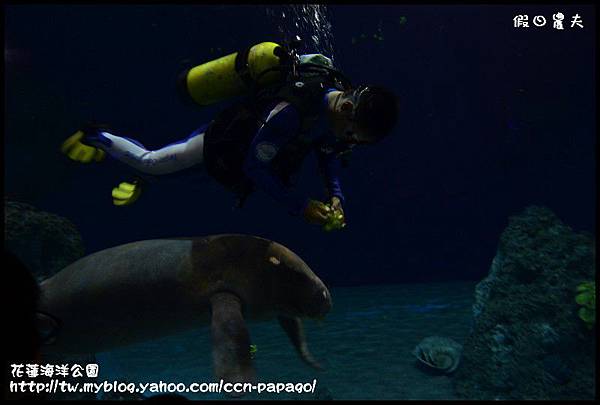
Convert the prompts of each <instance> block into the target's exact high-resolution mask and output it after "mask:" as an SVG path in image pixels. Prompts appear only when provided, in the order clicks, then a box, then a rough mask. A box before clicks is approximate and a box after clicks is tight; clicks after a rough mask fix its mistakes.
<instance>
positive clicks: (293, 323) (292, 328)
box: [277, 315, 323, 370]
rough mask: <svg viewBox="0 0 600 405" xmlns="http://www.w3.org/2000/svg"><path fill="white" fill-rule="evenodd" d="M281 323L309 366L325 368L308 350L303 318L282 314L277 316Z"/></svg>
mask: <svg viewBox="0 0 600 405" xmlns="http://www.w3.org/2000/svg"><path fill="white" fill-rule="evenodd" d="M277 319H278V320H279V324H280V325H281V327H282V328H283V330H284V331H285V333H286V334H287V335H288V337H289V338H290V340H291V341H292V344H293V345H294V347H295V348H296V351H297V352H298V354H299V355H300V358H301V359H302V360H303V361H304V362H305V363H306V364H308V365H309V366H311V367H313V368H316V369H317V370H323V367H321V365H320V364H319V363H318V362H317V361H316V360H315V358H314V357H313V356H312V354H310V352H309V351H308V346H307V345H306V337H305V335H304V327H303V326H302V320H301V319H300V318H296V317H294V318H291V317H288V316H283V315H280V316H278V317H277Z"/></svg>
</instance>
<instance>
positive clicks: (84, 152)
mask: <svg viewBox="0 0 600 405" xmlns="http://www.w3.org/2000/svg"><path fill="white" fill-rule="evenodd" d="M83 136H84V132H83V131H77V132H75V133H74V134H73V135H71V136H70V137H68V138H67V140H66V141H64V142H63V143H62V145H61V147H60V151H61V152H62V153H64V154H65V155H67V156H68V157H69V159H71V160H74V161H76V162H81V163H90V162H92V161H95V162H100V161H102V160H104V157H105V156H106V153H105V152H104V151H103V150H102V149H98V148H95V147H93V146H90V145H86V144H84V143H83V142H81V139H82V138H83Z"/></svg>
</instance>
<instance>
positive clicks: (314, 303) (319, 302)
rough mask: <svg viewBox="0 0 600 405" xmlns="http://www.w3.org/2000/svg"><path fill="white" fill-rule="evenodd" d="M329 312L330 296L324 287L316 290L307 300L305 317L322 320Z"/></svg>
mask: <svg viewBox="0 0 600 405" xmlns="http://www.w3.org/2000/svg"><path fill="white" fill-rule="evenodd" d="M329 311H331V294H329V290H328V289H327V287H325V286H320V287H319V288H317V289H316V290H315V291H314V292H313V294H312V298H311V299H310V300H309V305H308V306H307V311H306V312H307V313H306V315H307V316H308V317H309V318H322V317H324V316H325V315H327V314H328V313H329Z"/></svg>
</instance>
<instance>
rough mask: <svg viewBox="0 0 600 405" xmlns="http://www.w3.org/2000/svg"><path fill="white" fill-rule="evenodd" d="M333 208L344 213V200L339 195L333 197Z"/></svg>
mask: <svg viewBox="0 0 600 405" xmlns="http://www.w3.org/2000/svg"><path fill="white" fill-rule="evenodd" d="M331 208H332V209H333V210H334V211H338V212H340V213H341V214H342V215H344V209H343V208H342V200H340V198H339V197H335V196H334V197H331Z"/></svg>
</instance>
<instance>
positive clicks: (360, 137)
mask: <svg viewBox="0 0 600 405" xmlns="http://www.w3.org/2000/svg"><path fill="white" fill-rule="evenodd" d="M355 111H356V105H355V100H353V99H352V97H351V96H348V95H345V94H342V95H340V97H339V99H338V100H337V103H336V105H335V107H334V117H335V118H334V121H333V133H334V134H335V136H336V137H337V138H338V139H340V140H342V141H344V142H346V143H348V144H354V145H366V144H371V143H373V141H372V140H371V139H370V138H369V137H368V136H366V135H365V134H364V132H363V131H361V130H360V128H359V127H358V125H357V122H356V119H355V117H354V115H355Z"/></svg>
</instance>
